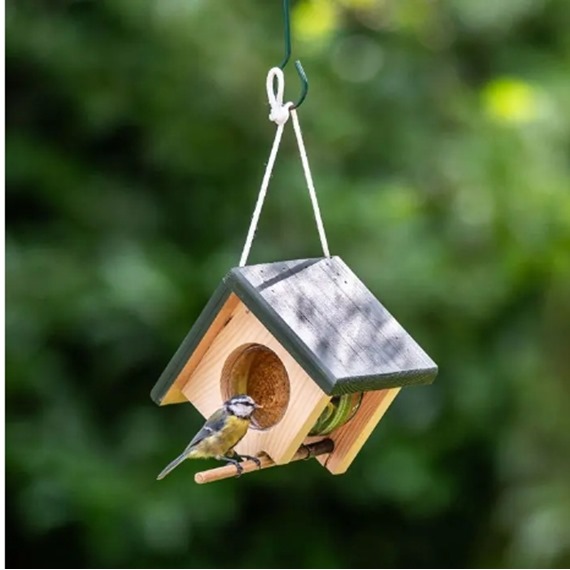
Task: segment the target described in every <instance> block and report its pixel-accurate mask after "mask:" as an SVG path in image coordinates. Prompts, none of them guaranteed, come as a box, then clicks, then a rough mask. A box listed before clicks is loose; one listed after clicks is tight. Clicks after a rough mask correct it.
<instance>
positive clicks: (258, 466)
mask: <svg viewBox="0 0 570 570" xmlns="http://www.w3.org/2000/svg"><path fill="white" fill-rule="evenodd" d="M240 457H241V459H242V460H243V459H248V460H249V461H253V462H254V463H255V464H256V465H257V468H258V469H261V461H260V460H259V457H255V456H253V455H243V454H242V455H240Z"/></svg>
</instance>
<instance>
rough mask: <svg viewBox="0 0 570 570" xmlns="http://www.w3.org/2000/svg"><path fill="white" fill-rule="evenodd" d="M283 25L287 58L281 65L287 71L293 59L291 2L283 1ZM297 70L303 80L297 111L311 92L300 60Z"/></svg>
mask: <svg viewBox="0 0 570 570" xmlns="http://www.w3.org/2000/svg"><path fill="white" fill-rule="evenodd" d="M283 23H284V26H283V29H284V40H285V57H284V58H283V61H282V62H281V63H280V65H279V67H280V68H281V69H285V66H286V65H287V63H288V61H289V58H290V57H291V16H290V10H289V0H283ZM295 69H296V70H297V75H298V76H299V79H300V80H301V96H300V97H299V100H298V101H297V102H296V103H294V105H293V109H297V108H298V107H300V106H301V104H302V103H303V101H304V100H305V97H306V96H307V93H308V91H309V80H308V79H307V74H306V73H305V70H304V69H303V66H302V65H301V62H300V61H299V60H297V61H296V62H295Z"/></svg>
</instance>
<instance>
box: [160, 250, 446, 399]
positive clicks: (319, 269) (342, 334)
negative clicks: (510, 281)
mask: <svg viewBox="0 0 570 570" xmlns="http://www.w3.org/2000/svg"><path fill="white" fill-rule="evenodd" d="M237 297H239V299H241V301H243V302H244V304H245V305H247V307H248V308H249V309H250V310H251V311H252V313H253V314H254V315H255V316H256V317H257V319H258V320H259V321H260V322H261V323H262V324H263V325H264V326H265V327H266V328H267V330H268V331H269V332H270V333H271V334H272V335H273V337H274V338H275V339H276V340H277V341H278V342H279V344H280V345H281V346H282V347H283V348H284V349H285V350H286V351H287V352H288V353H289V354H290V355H291V356H292V357H293V358H294V359H295V360H296V361H297V362H298V363H299V365H300V366H301V367H302V368H303V369H304V371H305V372H306V373H307V374H308V375H309V376H310V377H311V378H312V379H313V380H314V382H316V383H317V385H318V386H319V387H320V388H321V389H322V390H323V392H325V393H326V394H329V395H337V394H346V393H354V392H366V391H370V390H379V389H385V388H395V387H399V386H407V385H411V384H429V383H431V382H432V381H433V379H434V378H435V376H436V374H437V366H436V364H435V363H434V362H433V361H432V359H431V358H430V357H429V356H428V355H427V354H426V353H425V352H424V351H423V350H422V348H421V347H420V346H419V345H418V344H417V343H416V342H415V341H414V339H413V338H412V337H411V336H410V335H409V334H408V333H407V332H406V331H405V330H404V328H403V327H402V326H401V325H400V324H399V323H398V321H397V320H396V319H395V318H394V317H393V316H392V315H391V314H390V313H389V312H388V311H387V310H386V309H385V308H384V307H383V306H382V304H381V303H380V302H379V301H378V300H377V299H376V298H375V297H374V295H372V293H371V292H370V291H369V290H368V289H367V288H366V286H365V285H364V284H363V283H362V282H361V281H360V280H359V279H358V277H356V275H354V273H353V272H352V271H351V270H350V269H349V268H348V267H347V266H346V264H345V263H344V262H343V261H342V260H341V259H340V258H339V257H331V258H315V259H302V260H296V261H284V262H277V263H267V264H260V265H251V266H246V267H238V268H234V269H232V270H231V271H230V272H229V273H228V274H227V275H226V277H225V278H224V280H223V281H222V283H221V284H220V286H219V287H218V289H217V290H216V291H215V293H214V295H213V296H212V298H211V299H210V301H209V302H208V304H207V305H206V307H205V308H204V310H203V311H202V313H201V315H200V317H199V318H198V320H197V321H196V324H195V325H194V326H193V327H192V329H191V330H190V332H189V333H188V335H187V337H186V338H185V339H184V341H183V343H182V345H181V346H180V347H179V349H178V351H177V352H176V354H175V355H174V357H173V358H172V359H171V361H170V363H169V364H168V366H167V367H166V369H165V371H164V372H163V374H162V376H161V377H160V379H159V381H158V382H157V384H156V386H155V387H154V389H153V391H152V398H153V399H154V401H155V402H157V403H159V404H167V403H174V402H180V401H184V397H183V395H182V393H181V391H180V388H181V386H182V385H183V384H184V382H185V381H186V379H187V378H188V375H189V372H190V371H191V370H192V369H193V368H194V367H195V366H196V364H197V362H198V361H199V360H200V359H201V358H202V356H203V354H204V352H205V349H206V348H207V347H208V346H209V344H210V343H211V341H212V338H213V337H215V335H216V334H217V333H218V332H219V331H220V330H221V328H223V326H224V323H225V320H226V316H227V313H228V311H229V309H231V307H232V306H235V303H236V298H237ZM228 299H232V301H231V302H230V306H225V305H226V302H227V301H228ZM231 303H233V304H234V305H231Z"/></svg>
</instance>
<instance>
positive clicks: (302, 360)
mask: <svg viewBox="0 0 570 570" xmlns="http://www.w3.org/2000/svg"><path fill="white" fill-rule="evenodd" d="M318 260H319V259H316V260H315V261H318ZM309 261H312V260H309ZM226 279H227V281H228V283H230V284H231V285H230V286H231V288H232V289H233V290H234V291H235V293H236V295H237V296H238V297H239V298H240V299H241V300H242V301H243V302H244V303H245V305H247V307H248V309H250V310H251V312H252V313H253V314H254V315H255V316H256V317H257V318H258V319H259V320H260V321H261V323H262V324H263V325H264V326H265V327H266V328H267V330H268V331H269V332H270V333H271V334H272V335H273V336H274V337H275V338H276V339H277V340H278V341H279V342H280V343H281V344H282V345H283V347H284V348H285V350H287V352H289V353H290V354H291V356H293V358H294V359H295V360H296V361H297V362H298V363H299V364H300V365H301V367H302V368H303V369H304V370H305V372H306V373H307V374H308V375H309V376H310V377H311V378H312V379H313V380H314V381H315V382H316V383H317V384H318V386H319V388H321V390H322V391H323V392H324V393H325V394H331V393H332V389H333V388H334V386H335V383H336V378H335V376H334V374H333V373H332V372H331V371H330V370H328V369H327V368H325V367H324V366H323V365H322V363H321V362H319V361H318V360H317V359H316V358H315V356H314V354H313V353H312V351H311V350H310V349H308V348H307V346H306V345H305V343H304V342H303V341H302V340H301V339H300V338H299V337H298V336H297V335H296V334H295V331H294V330H292V329H291V328H290V327H289V326H288V325H287V324H286V323H285V321H284V320H283V319H282V318H281V317H280V316H279V314H278V313H277V312H276V311H275V309H273V307H272V306H271V305H270V304H269V303H268V302H267V301H266V300H265V299H264V298H263V297H261V296H260V295H259V292H258V291H257V289H256V288H255V287H254V286H253V285H251V283H250V282H249V281H248V280H247V279H246V278H245V277H244V276H243V275H242V274H241V273H240V271H239V268H234V269H232V270H231V271H230V272H229V274H228V276H227V277H226Z"/></svg>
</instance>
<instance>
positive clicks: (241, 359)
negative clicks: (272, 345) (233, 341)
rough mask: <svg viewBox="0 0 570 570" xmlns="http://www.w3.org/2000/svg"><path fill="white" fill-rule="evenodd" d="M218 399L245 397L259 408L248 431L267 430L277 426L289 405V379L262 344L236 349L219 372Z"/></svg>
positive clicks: (283, 368)
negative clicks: (239, 395)
mask: <svg viewBox="0 0 570 570" xmlns="http://www.w3.org/2000/svg"><path fill="white" fill-rule="evenodd" d="M220 382H221V389H222V397H223V399H224V400H227V399H229V398H231V397H232V396H235V395H236V394H248V395H249V396H251V397H252V398H253V399H254V400H255V401H256V403H258V404H259V405H261V406H263V408H260V409H259V410H256V411H255V413H254V414H253V416H252V418H251V427H252V428H255V429H267V428H270V427H272V426H274V425H275V424H276V423H278V422H279V421H280V420H281V418H282V417H283V416H284V414H285V411H286V410H287V405H288V404H289V393H290V389H289V377H288V376H287V370H285V366H283V363H282V362H281V360H279V357H278V356H277V355H276V354H275V353H274V352H273V351H272V350H271V349H269V348H267V347H266V346H263V345H262V344H244V345H242V346H240V347H238V348H236V349H235V350H234V351H233V352H232V353H231V354H230V355H229V356H228V358H227V360H226V362H225V364H224V367H223V368H222V378H221V381H220Z"/></svg>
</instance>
